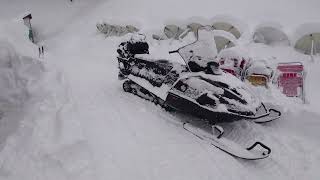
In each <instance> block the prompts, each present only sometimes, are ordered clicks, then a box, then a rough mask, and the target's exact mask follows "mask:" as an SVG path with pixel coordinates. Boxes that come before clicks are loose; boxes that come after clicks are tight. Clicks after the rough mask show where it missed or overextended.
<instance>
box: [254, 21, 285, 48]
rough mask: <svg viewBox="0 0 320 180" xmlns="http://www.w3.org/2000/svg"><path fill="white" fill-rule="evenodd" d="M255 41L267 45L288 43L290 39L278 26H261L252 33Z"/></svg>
mask: <svg viewBox="0 0 320 180" xmlns="http://www.w3.org/2000/svg"><path fill="white" fill-rule="evenodd" d="M253 41H254V42H255V43H264V44H267V45H288V46H289V45H290V40H289V38H288V36H287V34H286V33H284V32H283V31H282V30H281V29H280V28H276V27H272V26H262V27H259V28H257V29H256V31H255V33H254V34H253Z"/></svg>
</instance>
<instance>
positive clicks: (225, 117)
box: [165, 92, 281, 124]
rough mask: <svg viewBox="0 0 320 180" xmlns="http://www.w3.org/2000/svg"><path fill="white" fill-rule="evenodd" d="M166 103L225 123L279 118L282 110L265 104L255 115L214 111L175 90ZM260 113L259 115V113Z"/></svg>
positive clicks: (267, 120) (258, 121)
mask: <svg viewBox="0 0 320 180" xmlns="http://www.w3.org/2000/svg"><path fill="white" fill-rule="evenodd" d="M165 103H166V104H167V105H168V106H170V107H172V108H173V109H176V110H178V111H182V112H186V113H188V114H192V115H196V116H198V117H200V118H204V119H207V120H208V121H209V122H210V123H212V124H216V123H225V122H233V121H238V120H252V121H254V122H256V123H265V122H270V121H273V120H275V119H279V118H280V116H281V112H280V111H277V110H275V109H267V108H266V107H265V105H264V104H262V105H261V107H260V108H259V111H258V113H256V115H255V116H246V115H241V114H237V113H233V112H221V111H214V109H212V110H211V109H210V108H208V107H203V106H202V105H200V104H198V103H197V102H194V101H191V100H188V99H186V98H183V97H181V96H179V95H177V94H175V93H173V92H169V93H168V96H167V98H166V101H165ZM258 114H259V115H258Z"/></svg>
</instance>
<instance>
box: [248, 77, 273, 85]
mask: <svg viewBox="0 0 320 180" xmlns="http://www.w3.org/2000/svg"><path fill="white" fill-rule="evenodd" d="M247 80H248V81H249V82H250V83H251V84H252V85H254V86H265V87H267V83H268V78H267V77H266V76H264V75H250V76H248V77H247Z"/></svg>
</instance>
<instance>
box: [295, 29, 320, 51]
mask: <svg viewBox="0 0 320 180" xmlns="http://www.w3.org/2000/svg"><path fill="white" fill-rule="evenodd" d="M294 47H295V49H296V50H298V51H299V52H301V53H303V54H310V55H315V54H320V32H316V33H310V34H307V35H304V36H302V37H301V38H300V39H298V40H297V41H296V43H295V46H294Z"/></svg>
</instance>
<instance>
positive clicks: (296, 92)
mask: <svg viewBox="0 0 320 180" xmlns="http://www.w3.org/2000/svg"><path fill="white" fill-rule="evenodd" d="M277 69H278V71H279V73H280V74H279V77H278V86H279V87H281V88H282V92H283V93H284V94H285V95H287V96H288V97H302V95H303V78H304V77H303V75H304V74H303V65H302V64H301V63H280V64H279V65H278V68H277Z"/></svg>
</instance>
